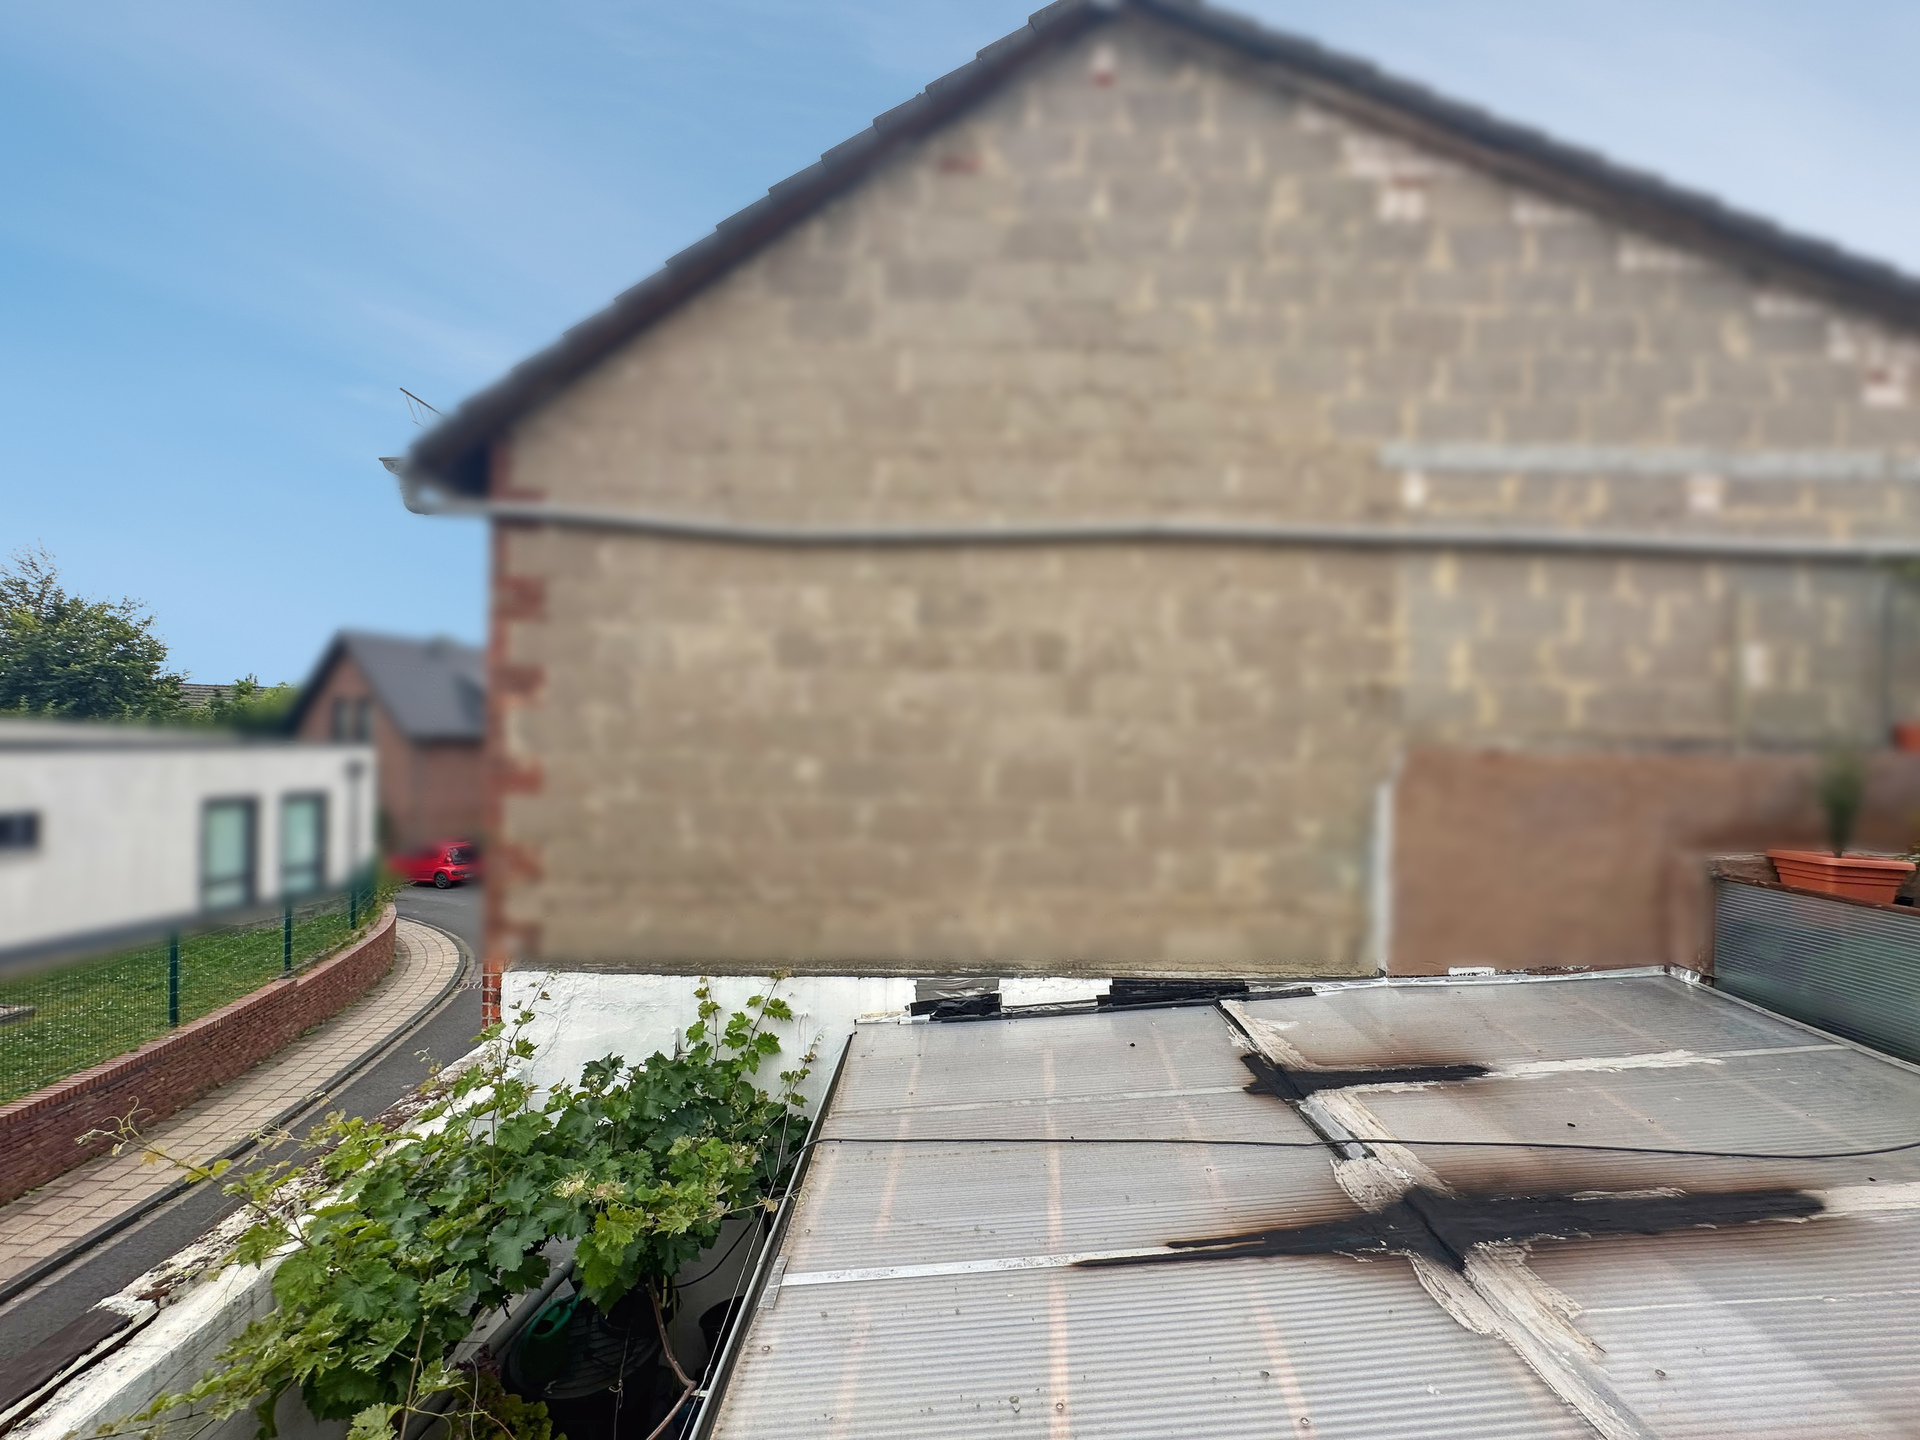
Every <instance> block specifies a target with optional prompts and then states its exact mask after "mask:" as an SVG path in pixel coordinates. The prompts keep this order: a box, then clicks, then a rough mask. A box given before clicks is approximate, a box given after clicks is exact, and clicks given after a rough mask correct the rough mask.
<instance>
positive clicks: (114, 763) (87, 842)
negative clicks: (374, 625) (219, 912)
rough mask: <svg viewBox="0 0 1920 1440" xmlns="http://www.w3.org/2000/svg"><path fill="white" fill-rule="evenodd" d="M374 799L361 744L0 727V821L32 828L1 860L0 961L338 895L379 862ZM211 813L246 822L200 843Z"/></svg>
mask: <svg viewBox="0 0 1920 1440" xmlns="http://www.w3.org/2000/svg"><path fill="white" fill-rule="evenodd" d="M377 794H378V790H377V787H376V771H375V760H374V753H373V749H372V747H371V746H368V745H314V744H303V743H296V742H293V741H285V740H261V739H243V738H240V737H237V736H231V735H207V734H196V733H194V732H191V731H188V732H180V731H166V730H158V729H152V728H148V727H138V726H120V725H99V724H80V723H69V724H59V723H54V722H44V721H5V722H0V813H6V814H20V815H31V816H33V817H35V818H34V830H35V837H34V843H33V844H32V845H30V846H24V845H23V846H9V847H7V848H5V849H0V955H5V954H6V953H8V952H18V951H32V950H35V949H39V948H41V947H46V946H50V945H58V944H59V943H61V942H63V941H66V940H68V939H78V938H80V937H85V936H95V935H103V936H104V935H111V934H114V933H117V932H120V931H132V930H135V929H138V928H139V927H142V926H153V925H163V924H170V923H178V922H180V921H184V920H188V919H190V918H192V917H194V916H197V915H200V914H205V913H208V912H209V910H210V909H221V908H227V907H230V906H234V905H244V904H252V903H268V902H272V901H277V900H279V899H280V898H282V896H283V895H287V896H291V895H294V894H299V893H310V892H311V891H312V890H314V889H316V888H319V889H329V888H333V887H337V886H342V885H345V884H346V882H347V879H348V877H349V876H350V875H351V874H352V873H353V872H354V871H355V870H356V869H358V868H359V867H361V866H364V865H365V864H367V863H368V862H369V861H371V860H373V859H374V858H375V845H374V819H375V810H376V808H377V804H378V802H377V799H376V796H377ZM222 802H233V803H234V804H235V807H236V813H237V812H238V811H239V810H244V809H246V808H247V807H250V809H251V816H252V818H251V823H250V824H247V825H245V826H243V827H242V826H229V827H228V829H229V831H231V833H228V832H227V831H222V832H221V833H219V834H216V835H212V836H210V835H209V831H208V825H209V818H208V817H209V814H210V813H212V812H210V811H209V808H208V807H209V806H210V805H213V806H218V805H219V804H221V803H222ZM289 806H293V807H296V808H297V809H300V810H301V811H302V812H303V815H304V818H305V820H306V822H307V823H305V824H293V823H291V822H290V821H289V819H288V814H287V811H288V807H289ZM316 809H317V810H318V811H319V815H320V819H319V824H318V825H317V826H316V825H314V824H313V823H312V820H313V812H314V811H315V810H316ZM222 813H224V812H222ZM236 836H238V837H239V839H238V840H237V841H236V838H235V837H236ZM290 837H291V839H292V841H293V843H294V846H295V849H296V851H297V852H298V853H292V854H283V853H282V851H283V849H285V848H286V845H287V843H288V841H289V838H290ZM216 841H217V842H219V843H217V844H216V843H213V842H216ZM235 843H238V844H240V845H242V846H243V847H244V851H245V853H243V854H241V855H240V856H239V857H238V862H239V863H237V864H235V865H232V866H230V867H229V869H230V870H231V872H232V873H227V872H226V871H225V870H223V872H222V873H221V874H218V875H214V874H210V873H209V871H208V863H209V856H210V854H212V853H213V852H215V851H218V852H219V855H218V856H217V857H215V858H220V859H222V860H223V861H233V860H234V859H235V857H234V856H233V855H231V854H228V853H227V852H229V851H231V850H232V848H233V845H234V844H235ZM316 882H317V884H316Z"/></svg>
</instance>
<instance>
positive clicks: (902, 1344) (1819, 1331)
mask: <svg viewBox="0 0 1920 1440" xmlns="http://www.w3.org/2000/svg"><path fill="white" fill-rule="evenodd" d="M1242 1026H1244V1027H1245V1028H1244V1030H1243V1029H1242V1028H1241V1027H1242ZM1256 1044H1257V1045H1258V1047H1259V1049H1260V1050H1261V1051H1262V1052H1264V1053H1265V1055H1266V1057H1267V1058H1268V1059H1269V1060H1270V1061H1274V1062H1275V1073H1278V1074H1281V1075H1282V1076H1283V1082H1282V1083H1281V1084H1280V1087H1279V1089H1280V1091H1286V1090H1287V1087H1288V1086H1289V1085H1291V1086H1292V1087H1293V1089H1292V1090H1291V1091H1288V1093H1290V1094H1291V1096H1292V1098H1291V1100H1290V1101H1289V1100H1288V1099H1283V1098H1282V1094H1281V1093H1279V1091H1276V1090H1263V1089H1260V1088H1256V1089H1255V1090H1253V1091H1249V1089H1248V1088H1247V1084H1248V1080H1249V1078H1250V1072H1249V1069H1248V1067H1247V1066H1246V1065H1245V1064H1244V1063H1243V1061H1242V1055H1243V1053H1244V1052H1245V1051H1246V1050H1249V1049H1251V1048H1253V1046H1254V1045H1256ZM1441 1065H1445V1066H1452V1067H1456V1068H1455V1069H1453V1070H1450V1071H1447V1072H1443V1078H1439V1079H1423V1078H1421V1074H1422V1072H1420V1071H1419V1070H1418V1069H1417V1068H1415V1069H1411V1070H1410V1069H1409V1067H1421V1066H1428V1067H1431V1066H1441ZM1461 1066H1471V1067H1483V1068H1484V1072H1485V1073H1480V1074H1472V1073H1468V1074H1465V1075H1462V1074H1461V1072H1460V1071H1459V1069H1458V1068H1457V1067H1461ZM1382 1068H1388V1069H1391V1070H1393V1071H1394V1072H1395V1073H1394V1074H1393V1075H1392V1076H1389V1077H1383V1080H1384V1081H1385V1083H1380V1082H1370V1081H1369V1080H1368V1078H1367V1076H1366V1075H1365V1074H1358V1075H1356V1074H1353V1073H1350V1072H1354V1071H1363V1072H1364V1071H1368V1070H1379V1069H1382ZM1328 1071H1338V1072H1342V1073H1340V1074H1338V1075H1337V1076H1330V1075H1328V1074H1327V1073H1326V1072H1328ZM1316 1072H1318V1077H1319V1078H1318V1079H1317V1080H1316V1079H1315V1078H1314V1077H1315V1074H1316ZM1285 1076H1291V1077H1292V1079H1291V1080H1285V1079H1284V1077H1285ZM1302 1094H1305V1095H1307V1096H1309V1097H1310V1098H1307V1099H1305V1100H1302V1099H1301V1096H1302ZM1309 1122H1312V1123H1309ZM1330 1125H1331V1126H1333V1127H1335V1128H1334V1129H1332V1130H1329V1128H1328V1127H1329V1126H1330ZM1316 1127H1317V1128H1316ZM822 1133H823V1134H824V1135H826V1136H828V1137H830V1138H829V1139H828V1141H827V1143H825V1144H823V1145H821V1146H820V1147H818V1149H817V1151H816V1153H815V1158H814V1161H813V1163H812V1166H811V1169H810V1171H809V1173H808V1175H807V1179H806V1183H805V1185H804V1187H803V1190H802V1192H801V1194H800V1195H799V1196H798V1197H797V1199H796V1201H795V1203H794V1208H793V1213H792V1216H791V1219H790V1222H789V1224H788V1228H787V1231H786V1234H785V1237H784V1240H783V1242H782V1250H781V1252H780V1255H779V1258H778V1260H777V1261H776V1262H775V1265H774V1271H773V1273H774V1274H775V1275H777V1276H778V1282H777V1284H776V1283H773V1281H772V1280H771V1279H770V1281H769V1285H768V1287H767V1289H766V1291H765V1293H764V1294H763V1295H762V1297H761V1299H760V1302H759V1304H758V1308H757V1309H756V1311H755V1313H754V1314H753V1316H752V1318H751V1320H750V1322H749V1324H748V1328H747V1330H746V1331H745V1333H744V1334H743V1335H742V1336H741V1338H740V1341H739V1342H738V1344H737V1347H736V1359H735V1363H734V1366H733V1369H732V1371H731V1374H730V1375H729V1377H728V1379H727V1381H726V1382H725V1385H724V1387H723V1388H722V1390H721V1391H720V1392H719V1394H718V1397H717V1406H718V1408H717V1410H716V1412H715V1413H714V1416H713V1419H712V1426H711V1429H710V1430H709V1431H708V1432H706V1433H708V1434H710V1435H711V1436H715V1437H724V1440H760V1437H772V1436H782V1437H786V1436H816V1435H817V1436H836V1437H868V1436H873V1437H878V1436H918V1435H925V1436H936V1435H937V1436H943V1437H945V1436H970V1435H987V1434H1001V1433H1007V1434H1021V1433H1026V1434H1034V1435H1040V1434H1045V1435H1047V1436H1048V1437H1050V1440H1058V1437H1066V1436H1110V1437H1118V1440H1132V1437H1141V1440H1145V1437H1149V1436H1153V1437H1158V1436H1167V1435H1200V1436H1215V1435H1233V1436H1236V1437H1240V1436H1275V1437H1277V1436H1282V1435H1286V1436H1294V1437H1298V1436H1301V1435H1312V1436H1317V1437H1329V1436H1339V1437H1398V1436H1407V1437H1413V1436H1421V1437H1450V1436H1460V1437H1467V1436H1473V1437H1491V1436H1509V1435H1511V1436H1560V1435H1582V1436H1591V1435H1595V1434H1600V1435H1605V1436H1609V1437H1614V1436H1618V1437H1651V1436H1673V1437H1695V1436H1699V1437H1706V1436H1724V1435H1734V1434H1738V1435H1743V1436H1753V1435H1783V1436H1784V1435H1788V1434H1792V1435H1801V1434H1815V1433H1818V1434H1846V1435H1859V1436H1880V1435H1885V1436H1911V1435H1915V1434H1920V1384H1916V1383H1915V1382H1916V1378H1917V1377H1920V1280H1917V1279H1916V1278H1915V1277H1916V1276H1920V1160H1916V1158H1915V1153H1916V1152H1907V1153H1906V1154H1901V1155H1884V1156H1879V1157H1871V1158H1855V1159H1845V1160H1816V1161H1805V1160H1795V1161H1761V1160H1729V1159H1711V1158H1707V1157H1704V1156H1697V1155H1694V1156H1656V1155H1646V1154H1618V1153H1609V1152H1606V1151H1588V1150H1578V1149H1559V1148H1543V1147H1545V1146H1556V1147H1557V1146H1564V1145H1570V1144H1571V1145H1579V1144H1588V1145H1604V1146H1625V1147H1641V1148H1646V1147H1653V1148H1664V1149H1678V1150H1765V1151H1780V1152H1791V1153H1793V1154H1807V1153H1810V1152H1821V1151H1832V1150H1841V1149H1859V1148H1870V1147H1872V1146H1875V1145H1886V1144H1896V1143H1902V1142H1906V1141H1911V1140H1914V1139H1916V1138H1920V1071H1916V1070H1915V1069H1914V1068H1913V1067H1909V1066H1904V1065H1901V1064H1898V1063H1896V1062H1893V1061H1889V1060H1885V1059H1883V1058H1880V1057H1877V1056H1874V1055H1872V1054H1870V1053H1868V1052H1865V1051H1862V1050H1860V1049H1858V1048H1855V1047H1852V1046H1848V1045H1843V1044H1839V1043H1837V1042H1834V1041H1832V1040H1829V1039H1828V1038H1827V1037H1824V1036H1821V1035H1819V1034H1817V1033H1815V1032H1812V1031H1809V1030H1807V1029H1805V1028H1803V1027H1800V1026H1797V1025H1794V1024H1791V1023H1789V1022H1786V1021H1782V1020H1779V1019H1776V1018H1775V1017H1772V1016H1769V1015H1766V1014H1763V1013H1761V1012H1758V1011H1756V1010H1753V1009H1751V1008H1749V1007H1746V1006H1742V1005H1740V1004H1738V1003H1737V1002H1734V1001H1731V1000H1729V999H1727V998H1725V997H1723V996H1720V995H1717V994H1715V993H1713V992H1712V991H1710V990H1706V989H1703V988H1700V987H1697V986H1691V985H1686V984H1683V983H1681V982H1679V981H1676V980H1671V979H1667V978H1664V977H1627V978H1610V979H1580V980H1553V981H1541V982H1529V983H1507V982H1497V983H1484V982H1481V983H1460V984H1444V985H1436V984H1418V985H1392V984H1388V985H1373V986H1353V987H1334V988H1326V989H1323V990H1322V991H1321V992H1320V993H1318V994H1315V995H1312V996H1307V997H1301V998H1294V999H1275V1000H1269V1001H1253V1002H1248V1003H1245V1004H1244V1005H1234V1004H1230V1005H1228V1006H1227V1007H1225V1008H1224V1009H1201V1008H1194V1009H1166V1010H1156V1011H1134V1012H1118V1013H1112V1012H1109V1013H1103V1014H1098V1015H1072V1016H1057V1017H1047V1018H1030V1019H1020V1018H1013V1019H1002V1020H995V1021H983V1022H979V1023H970V1024H932V1025H926V1024H922V1025H913V1026H880V1027H873V1028H871V1029H864V1030H862V1031H861V1032H859V1034H858V1035H857V1036H856V1037H855V1039H854V1041H853V1042H852V1045H851V1048H850V1050H849V1052H848V1057H847V1061H846V1064H845V1067H844V1069H843V1072H842V1075H841V1079H840V1082H839V1085H838V1088H837V1091H836V1094H835V1098H834V1100H833V1103H832V1108H831V1111H830V1113H829V1114H828V1116H827V1117H826V1119H825V1120H824V1122H823V1125H822ZM1340 1134H1355V1135H1361V1136H1363V1137H1368V1138H1369V1139H1370V1140H1371V1141H1372V1143H1371V1144H1370V1146H1369V1147H1368V1148H1369V1154H1370V1158H1365V1159H1360V1160H1355V1159H1353V1158H1351V1157H1352V1155H1353V1154H1354V1153H1355V1152H1353V1151H1350V1150H1341V1149H1336V1148H1335V1147H1334V1146H1333V1145H1331V1144H1329V1143H1325V1142H1326V1138H1327V1136H1329V1135H1335V1136H1337V1135H1340ZM1226 1139H1241V1140H1261V1141H1264V1142H1267V1143H1264V1144H1261V1145H1225V1144H1220V1143H1218V1142H1220V1141H1222V1140H1226ZM1421 1140H1434V1141H1454V1142H1466V1143H1465V1144H1458V1143H1456V1144H1453V1145H1420V1144H1412V1145H1403V1144H1402V1143H1400V1142H1403V1141H1421ZM1514 1141H1518V1142H1526V1144H1528V1145H1530V1146H1532V1147H1534V1148H1501V1147H1499V1146H1498V1145H1496V1144H1494V1143H1492V1142H1514ZM1210 1142H1211V1143H1210ZM1475 1142H1487V1143H1484V1144H1477V1143H1475ZM1382 1186H1384V1187H1385V1188H1384V1189H1382V1188H1381V1187H1382ZM1756 1196H1757V1197H1759V1200H1760V1201H1761V1202H1764V1203H1762V1210H1761V1212H1760V1213H1762V1214H1763V1215H1765V1216H1767V1217H1771V1218H1761V1219H1757V1220H1756V1219H1750V1218H1746V1215H1745V1212H1742V1211H1740V1210H1739V1207H1740V1206H1741V1205H1743V1204H1746V1203H1748V1202H1750V1201H1752V1200H1753V1199H1754V1197H1756ZM1354 1197H1359V1198H1354ZM1787 1202H1790V1203H1787ZM1674 1205H1678V1206H1680V1207H1683V1208H1684V1207H1689V1206H1691V1207H1698V1208H1695V1209H1688V1210H1686V1211H1685V1213H1686V1215H1687V1217H1688V1218H1686V1219H1685V1220H1684V1221H1682V1222H1674V1221H1671V1220H1670V1219H1662V1218H1661V1217H1662V1216H1663V1215H1666V1216H1670V1215H1671V1214H1673V1213H1676V1212H1674V1211H1673V1210H1671V1209H1668V1210H1662V1209H1661V1207H1662V1206H1668V1207H1671V1206H1674ZM1556 1206H1557V1207H1558V1208H1557V1209H1555V1208H1553V1207H1556ZM1728 1206H1731V1207H1733V1208H1730V1209H1729V1208H1724V1207H1728ZM1768 1206H1771V1207H1772V1208H1767V1207H1768ZM1449 1207H1452V1208H1451V1209H1450V1208H1449ZM1529 1207H1546V1208H1545V1209H1541V1210H1538V1212H1537V1213H1538V1214H1548V1213H1549V1212H1550V1213H1551V1218H1550V1219H1547V1220H1539V1219H1536V1218H1534V1217H1535V1215H1536V1210H1535V1209H1532V1208H1529ZM1634 1207H1647V1208H1644V1209H1636V1208H1634ZM1520 1211H1524V1212H1525V1216H1524V1217H1523V1219H1521V1220H1512V1219H1511V1217H1512V1216H1513V1215H1515V1214H1516V1213H1518V1212H1520ZM1369 1212H1375V1213H1369ZM1613 1214H1620V1215H1625V1216H1626V1218H1625V1219H1624V1220H1621V1221H1618V1222H1615V1221H1611V1220H1593V1219H1591V1218H1589V1217H1593V1216H1606V1215H1613ZM1396 1215H1397V1216H1399V1217H1400V1221H1399V1222H1396V1223H1400V1228H1399V1229H1395V1230H1393V1231H1392V1232H1391V1235H1392V1238H1391V1239H1389V1240H1386V1241H1384V1242H1380V1243H1371V1242H1367V1241H1364V1240H1359V1239H1354V1238H1352V1237H1353V1235H1356V1234H1358V1233H1359V1232H1360V1231H1362V1230H1365V1228H1366V1227H1368V1226H1370V1225H1374V1226H1377V1225H1380V1224H1383V1223H1384V1222H1385V1220H1386V1219H1387V1218H1389V1217H1392V1216H1396ZM1569 1215H1571V1216H1573V1217H1575V1218H1574V1219H1572V1220H1569V1219H1568V1218H1567V1217H1568V1216H1569ZM1408 1217H1411V1219H1409V1218H1408ZM1649 1217H1651V1218H1649ZM1503 1225H1504V1226H1505V1227H1506V1228H1505V1229H1502V1228H1501V1227H1502V1226H1503ZM1423 1227H1424V1228H1423ZM1476 1227H1478V1228H1476ZM1642 1229H1645V1230H1652V1231H1654V1232H1657V1233H1639V1231H1640V1230H1642ZM1302 1237H1313V1238H1312V1243H1311V1244H1303V1243H1302ZM1196 1241H1197V1242H1202V1243H1203V1244H1213V1245H1216V1246H1217V1245H1220V1244H1228V1243H1232V1244H1238V1245H1242V1246H1244V1247H1245V1249H1244V1251H1243V1252H1242V1253H1239V1254H1236V1255H1231V1256H1228V1255H1222V1254H1221V1253H1220V1252H1219V1251H1218V1250H1217V1249H1216V1250H1214V1251H1211V1252H1209V1253H1205V1254H1201V1255H1195V1254H1193V1253H1192V1250H1191V1249H1190V1248H1188V1247H1187V1246H1184V1245H1183V1244H1182V1242H1196ZM1262 1246H1265V1247H1266V1248H1265V1249H1264V1250H1263V1249H1262V1248H1261V1247H1262ZM1089 1261H1091V1262H1093V1263H1091V1264H1089V1263H1087V1262H1089ZM1174 1262H1177V1263H1174Z"/></svg>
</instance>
